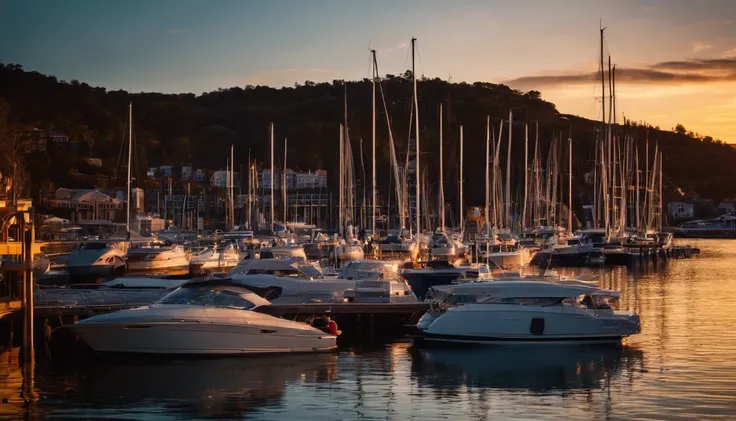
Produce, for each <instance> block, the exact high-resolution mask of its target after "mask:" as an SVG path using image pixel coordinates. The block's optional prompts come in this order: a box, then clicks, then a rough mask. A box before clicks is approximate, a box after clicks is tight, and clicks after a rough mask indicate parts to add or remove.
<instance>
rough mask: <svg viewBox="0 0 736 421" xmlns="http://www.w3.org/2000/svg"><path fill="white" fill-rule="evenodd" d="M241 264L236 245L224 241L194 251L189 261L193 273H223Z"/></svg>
mask: <svg viewBox="0 0 736 421" xmlns="http://www.w3.org/2000/svg"><path fill="white" fill-rule="evenodd" d="M239 262H240V251H239V250H238V248H237V247H236V245H235V243H233V242H231V241H222V242H220V243H218V244H210V245H206V246H204V247H200V248H199V249H197V250H194V251H192V255H191V257H190V260H189V267H190V271H191V273H208V272H221V271H227V270H229V269H232V268H234V267H235V266H237V265H238V263H239Z"/></svg>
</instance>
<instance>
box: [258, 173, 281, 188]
mask: <svg viewBox="0 0 736 421" xmlns="http://www.w3.org/2000/svg"><path fill="white" fill-rule="evenodd" d="M258 187H259V188H261V189H270V188H271V170H261V173H260V174H258ZM273 188H274V190H278V189H280V188H281V174H280V173H279V170H276V171H274V179H273Z"/></svg>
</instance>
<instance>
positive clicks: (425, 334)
mask: <svg viewBox="0 0 736 421" xmlns="http://www.w3.org/2000/svg"><path fill="white" fill-rule="evenodd" d="M458 287H464V288H467V289H469V290H470V289H472V293H470V294H459V295H461V296H463V295H467V296H472V297H475V298H474V300H475V302H473V299H471V300H469V302H467V303H464V304H463V305H458V306H453V307H450V308H448V309H447V310H446V311H444V312H441V313H439V314H437V313H435V314H430V313H431V312H428V313H427V317H426V318H425V317H424V316H423V319H420V321H419V323H417V326H416V327H417V330H418V333H419V334H420V335H421V338H422V340H426V341H429V342H443V343H468V344H504V345H510V344H525V343H537V344H538V343H608V342H618V341H620V340H621V339H622V338H624V337H626V336H629V335H633V334H636V333H639V332H640V330H641V325H640V321H639V316H638V315H635V314H631V313H623V312H618V311H614V310H613V308H612V306H611V304H612V303H613V301H615V300H616V299H617V298H618V297H619V293H618V292H617V291H610V290H604V289H600V288H598V287H596V286H593V285H590V284H587V283H584V282H579V281H570V282H545V281H526V280H524V281H492V282H482V283H477V284H475V285H473V284H468V285H467V286H463V285H458Z"/></svg>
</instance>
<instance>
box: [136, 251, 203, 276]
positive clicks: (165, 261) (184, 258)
mask: <svg viewBox="0 0 736 421" xmlns="http://www.w3.org/2000/svg"><path fill="white" fill-rule="evenodd" d="M126 263H127V265H128V272H129V273H151V274H169V275H176V274H181V275H183V274H187V273H189V255H188V254H187V253H186V252H185V251H184V249H183V248H182V247H180V246H164V245H162V244H156V243H152V244H146V245H135V246H131V247H130V248H129V249H128V253H127V255H126Z"/></svg>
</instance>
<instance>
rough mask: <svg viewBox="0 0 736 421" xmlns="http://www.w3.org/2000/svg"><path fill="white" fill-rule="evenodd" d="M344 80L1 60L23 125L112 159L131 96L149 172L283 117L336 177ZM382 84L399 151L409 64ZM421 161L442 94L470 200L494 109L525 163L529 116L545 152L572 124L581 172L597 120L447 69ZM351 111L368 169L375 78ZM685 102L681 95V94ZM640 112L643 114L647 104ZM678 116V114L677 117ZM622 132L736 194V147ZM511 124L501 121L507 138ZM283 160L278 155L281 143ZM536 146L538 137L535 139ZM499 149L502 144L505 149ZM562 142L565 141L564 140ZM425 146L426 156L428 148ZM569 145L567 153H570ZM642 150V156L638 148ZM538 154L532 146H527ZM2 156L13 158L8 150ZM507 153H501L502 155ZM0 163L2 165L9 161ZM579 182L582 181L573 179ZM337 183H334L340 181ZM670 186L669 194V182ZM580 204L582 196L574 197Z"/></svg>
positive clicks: (434, 135) (453, 159)
mask: <svg viewBox="0 0 736 421" xmlns="http://www.w3.org/2000/svg"><path fill="white" fill-rule="evenodd" d="M344 89H345V87H344V86H343V81H341V80H335V81H333V82H332V83H314V82H310V81H306V82H304V83H303V84H297V85H295V86H294V87H289V88H282V89H275V88H271V87H266V86H245V87H234V88H230V89H220V90H217V91H214V92H208V93H203V94H201V95H199V96H197V95H194V94H178V95H168V94H159V93H139V94H130V93H128V92H125V91H107V90H106V89H105V88H102V87H92V86H89V85H87V84H85V83H80V82H78V81H71V82H64V81H59V80H57V79H56V78H55V77H53V76H46V75H43V74H40V73H37V72H27V71H24V70H23V69H22V67H21V66H18V65H0V99H1V100H4V101H6V102H7V105H8V106H9V109H10V119H11V123H12V124H13V127H14V128H16V129H17V130H28V129H29V128H33V127H39V128H42V129H46V130H52V129H57V130H62V131H64V132H66V133H67V134H69V136H70V138H71V139H73V140H74V139H76V140H85V142H84V144H85V145H88V146H86V147H85V148H83V150H81V151H80V152H79V155H80V156H81V157H84V156H93V157H98V158H102V160H103V162H104V163H105V165H104V167H105V168H107V170H108V171H110V168H111V167H114V166H115V165H116V162H117V158H118V154H119V150H120V143H121V139H122V138H123V131H124V124H125V119H126V117H127V105H128V103H129V102H132V103H133V120H134V128H135V136H136V141H137V149H138V153H137V157H136V165H135V170H136V172H137V174H138V179H139V180H142V179H143V178H144V175H145V169H146V168H147V167H148V166H158V165H162V164H180V163H184V162H187V163H191V164H193V165H194V166H195V167H198V168H199V167H204V168H212V169H217V168H222V167H224V165H225V161H226V159H227V155H228V152H229V147H230V145H231V144H234V145H235V151H236V162H239V163H244V162H247V157H248V154H249V152H250V153H251V156H252V157H253V158H254V159H256V160H258V161H259V162H261V163H263V162H267V160H268V159H269V157H268V150H269V144H268V125H269V122H271V121H273V122H274V123H275V125H276V129H275V137H276V139H277V144H279V145H280V144H282V142H283V139H284V138H288V139H289V142H288V145H289V151H288V165H289V166H290V167H292V168H294V169H299V168H301V169H317V168H323V169H326V170H328V174H330V176H329V177H330V185H331V186H336V184H337V182H336V170H337V168H338V156H337V153H336V151H337V146H338V132H339V129H338V127H339V124H340V123H341V122H342V119H343V92H344ZM383 89H384V92H385V97H386V101H387V105H388V109H389V115H390V117H391V122H392V125H393V133H394V138H395V140H396V142H397V153H399V154H402V153H404V152H405V151H406V142H407V135H408V133H409V121H410V120H409V119H410V111H411V83H410V73H409V72H407V73H406V74H404V75H399V76H393V75H386V77H385V79H384V81H383ZM419 96H420V98H419V104H420V105H419V107H420V110H419V111H420V121H421V148H422V151H424V152H426V155H423V161H422V165H423V166H424V165H426V166H428V167H427V168H430V169H431V170H430V171H429V176H428V177H429V180H430V183H436V182H437V181H438V180H439V178H438V172H439V171H437V170H435V169H436V168H438V156H437V153H436V151H437V150H438V148H439V144H438V143H439V135H438V132H439V122H438V118H439V117H438V106H439V103H440V102H442V103H443V104H444V106H445V110H446V114H445V137H444V139H445V145H444V148H445V167H444V168H445V181H446V182H447V183H449V184H447V185H446V187H445V191H446V193H445V194H446V197H447V198H448V201H454V198H455V197H457V189H456V187H455V186H456V181H457V178H458V161H459V158H458V146H457V145H458V137H459V136H458V132H459V126H460V125H464V131H465V172H466V174H465V177H466V180H470V181H471V182H469V183H467V184H466V186H468V187H467V190H466V192H465V195H466V203H468V204H480V203H482V202H483V200H484V196H483V194H484V193H483V188H482V187H480V185H481V184H480V183H482V182H483V180H484V178H485V167H484V159H483V151H484V149H485V121H486V116H487V115H490V116H491V117H492V121H493V122H494V123H495V126H496V129H495V130H496V133H497V130H498V128H497V125H498V120H499V119H500V118H503V119H506V118H508V114H509V109H513V113H514V122H515V123H516V124H515V125H514V133H513V135H514V138H513V139H514V140H513V147H512V150H513V154H512V155H513V162H514V164H513V171H514V174H517V175H518V174H519V172H520V168H521V167H523V148H524V146H523V145H524V125H523V123H524V122H529V123H530V128H529V132H530V142H531V141H533V139H534V127H535V125H534V122H536V121H538V122H539V130H540V135H539V137H540V143H541V151H542V153H543V154H544V155H546V154H547V151H548V149H549V144H550V141H551V139H552V138H553V136H555V135H559V134H560V133H562V134H563V137H564V138H566V137H567V132H568V129H569V128H570V126H571V130H572V138H573V145H574V146H573V147H574V153H575V158H574V174H575V177H576V180H580V179H581V175H582V174H583V172H584V171H589V170H590V169H591V168H592V160H593V154H594V152H593V146H594V141H593V140H594V138H595V131H596V127H597V126H599V124H598V123H597V122H594V121H591V120H587V119H583V118H579V117H575V116H562V115H561V114H560V113H559V112H558V111H557V110H556V108H555V106H554V104H551V103H549V102H546V101H544V100H542V99H541V95H540V93H539V92H535V91H531V92H528V93H522V92H519V91H515V90H513V89H510V88H509V87H507V86H504V85H498V84H492V83H485V82H476V83H473V84H467V83H449V82H447V81H443V80H440V79H422V80H421V81H420V83H419ZM380 101H381V100H380V97H379V99H378V104H379V115H378V116H377V127H378V134H377V143H378V145H379V151H378V163H377V173H378V174H379V181H378V185H379V189H380V190H381V191H382V194H383V195H384V196H385V195H386V193H387V192H388V186H389V184H388V183H389V178H388V175H389V168H388V157H389V152H388V136H387V128H386V121H385V114H384V113H383V111H382V107H381V105H380V104H381V102H380ZM347 102H348V120H349V127H350V136H351V139H352V142H353V150H354V151H358V150H359V149H360V142H361V139H362V150H363V154H364V160H365V164H366V170H365V171H366V174H370V158H371V152H370V142H371V83H370V80H368V79H365V80H362V81H352V82H347ZM683 106H686V105H683ZM641 117H644V116H641ZM674 123H676V122H673V126H674V125H675V124H674ZM615 130H616V133H617V134H619V135H621V136H629V137H632V138H634V139H637V140H638V143H639V147H640V148H641V151H642V155H641V156H642V157H643V156H644V154H643V151H644V143H645V140H646V139H647V138H648V139H649V143H650V151H653V149H654V144H655V143H656V142H658V143H659V145H660V147H661V148H662V150H663V152H664V173H665V180H666V181H669V183H668V184H669V186H668V191H674V188H673V187H675V186H676V187H679V188H681V189H682V190H683V191H687V192H697V193H698V194H700V195H701V196H703V197H707V198H712V199H714V200H716V201H718V200H721V199H723V198H726V197H729V196H731V195H733V193H734V188H733V186H736V165H734V164H736V151H734V149H732V148H731V147H730V146H729V145H726V144H723V143H722V142H720V141H718V140H713V139H711V138H710V137H700V136H699V135H696V134H694V133H688V132H687V130H686V129H685V128H684V127H682V126H679V127H677V129H676V130H675V129H671V130H658V129H656V128H651V127H641V126H637V125H631V124H626V125H620V126H617V127H616V129H615ZM506 136H507V132H506V128H504V138H505V137H506ZM276 149H277V151H278V152H277V162H281V161H282V158H280V157H281V156H283V155H282V154H283V153H282V152H281V149H282V147H277V148H276ZM530 150H531V147H530ZM502 153H503V155H502V156H503V157H505V152H504V151H503V150H502ZM564 153H565V154H566V152H564ZM425 156H426V157H425ZM564 156H566V155H564ZM78 158H79V157H77V156H75V157H71V156H62V157H51V158H46V159H47V161H46V163H47V164H48V165H45V166H39V165H38V163H37V162H36V163H35V164H33V165H29V170H30V171H29V172H30V173H31V174H32V175H33V177H32V179H33V183H34V186H33V187H34V190H36V189H38V187H39V185H40V184H42V183H44V182H46V181H48V180H49V179H52V180H53V181H55V182H56V184H57V185H63V184H64V182H65V177H66V176H67V174H68V173H69V169H70V168H71V167H75V166H78V165H80V164H78ZM642 159H643V158H642ZM530 160H531V158H530ZM6 161H7V160H6ZM503 161H505V159H504V160H502V162H503ZM355 162H356V165H357V166H358V167H357V168H356V174H359V175H362V169H361V168H360V167H359V165H360V157H359V156H358V155H357V154H356V156H355ZM2 165H4V166H6V167H5V168H0V170H2V171H3V172H4V173H7V171H8V168H7V162H5V164H2ZM576 185H577V183H576ZM335 190H336V189H335ZM670 195H671V194H670ZM576 208H578V209H579V208H580V204H576Z"/></svg>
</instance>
